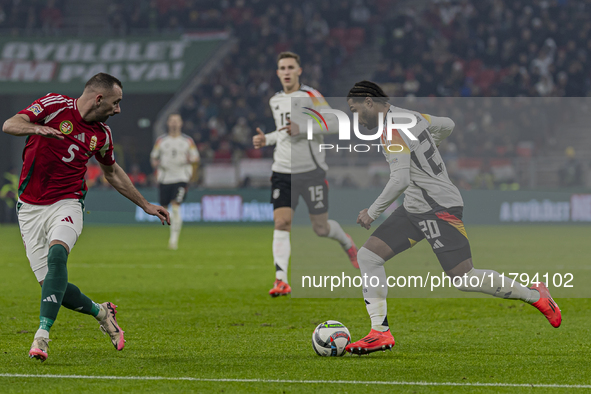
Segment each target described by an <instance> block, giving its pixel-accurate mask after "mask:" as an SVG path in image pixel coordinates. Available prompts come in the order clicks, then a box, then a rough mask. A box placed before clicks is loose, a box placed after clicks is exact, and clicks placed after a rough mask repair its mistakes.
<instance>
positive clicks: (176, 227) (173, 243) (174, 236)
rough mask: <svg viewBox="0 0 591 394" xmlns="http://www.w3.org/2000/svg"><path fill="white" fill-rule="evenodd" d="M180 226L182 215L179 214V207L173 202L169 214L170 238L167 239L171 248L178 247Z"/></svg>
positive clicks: (181, 224)
mask: <svg viewBox="0 0 591 394" xmlns="http://www.w3.org/2000/svg"><path fill="white" fill-rule="evenodd" d="M182 227H183V217H182V216H181V207H180V206H178V205H175V204H173V205H172V215H170V240H169V241H168V246H169V247H170V248H171V249H176V248H177V247H178V243H179V236H180V235H181V228H182Z"/></svg>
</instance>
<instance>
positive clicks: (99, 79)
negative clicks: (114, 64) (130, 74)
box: [84, 73, 123, 90]
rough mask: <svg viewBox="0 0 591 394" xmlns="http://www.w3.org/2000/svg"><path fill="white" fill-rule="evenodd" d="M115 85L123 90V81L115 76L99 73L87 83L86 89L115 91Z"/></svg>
mask: <svg viewBox="0 0 591 394" xmlns="http://www.w3.org/2000/svg"><path fill="white" fill-rule="evenodd" d="M113 85H117V86H119V87H120V88H121V89H123V85H122V84H121V81H120V80H118V79H117V78H115V77H114V76H112V75H110V74H107V73H98V74H96V75H95V76H93V77H92V78H90V79H89V80H88V82H86V85H84V89H86V88H99V89H107V90H109V89H113Z"/></svg>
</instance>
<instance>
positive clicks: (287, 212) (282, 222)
mask: <svg viewBox="0 0 591 394" xmlns="http://www.w3.org/2000/svg"><path fill="white" fill-rule="evenodd" d="M292 217H293V210H292V209H291V208H290V207H281V208H277V209H275V210H274V211H273V221H274V222H275V230H274V231H273V262H274V265H275V282H274V284H273V288H272V289H271V290H269V294H270V295H271V297H277V296H280V295H287V294H290V293H291V287H290V286H289V284H288V280H287V269H288V267H289V257H290V255H291V242H290V233H291V218H292Z"/></svg>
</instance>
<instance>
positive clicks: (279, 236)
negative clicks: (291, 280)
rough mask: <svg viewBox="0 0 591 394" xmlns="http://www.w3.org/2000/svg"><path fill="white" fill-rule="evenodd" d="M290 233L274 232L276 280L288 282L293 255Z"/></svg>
mask: <svg viewBox="0 0 591 394" xmlns="http://www.w3.org/2000/svg"><path fill="white" fill-rule="evenodd" d="M289 234H290V233H289V231H283V230H275V231H273V261H274V263H275V278H277V279H279V280H282V281H284V282H285V283H288V282H287V267H289V256H290V255H291V244H290V241H289Z"/></svg>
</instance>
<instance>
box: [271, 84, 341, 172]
mask: <svg viewBox="0 0 591 394" xmlns="http://www.w3.org/2000/svg"><path fill="white" fill-rule="evenodd" d="M294 97H297V98H300V100H298V105H299V106H301V107H314V108H317V109H322V108H324V109H328V108H330V106H329V105H328V103H327V102H326V100H325V99H324V97H323V96H322V95H321V94H320V92H318V91H317V90H316V89H313V88H311V87H309V86H306V85H301V86H300V89H299V90H297V91H295V92H293V93H289V94H286V93H285V92H284V91H283V90H282V91H280V92H277V93H275V95H274V96H273V97H271V99H270V100H269V105H270V106H271V110H272V111H273V118H274V119H275V127H276V131H273V132H272V133H268V134H266V135H265V137H266V144H267V145H274V144H276V147H275V152H274V153H273V166H272V167H271V169H272V170H273V171H275V172H280V173H283V174H301V173H304V172H309V171H314V170H315V169H317V168H321V169H323V170H324V171H326V170H328V166H327V165H326V162H325V156H326V153H325V152H320V148H319V146H320V144H322V143H324V137H323V136H322V134H320V133H314V136H313V139H312V140H308V139H307V137H306V129H305V128H304V127H303V125H299V126H300V135H298V136H296V137H293V138H292V137H291V136H290V135H289V134H287V131H285V130H282V131H277V130H279V129H280V128H282V127H284V126H286V125H287V124H288V123H289V122H290V119H291V111H292V102H291V99H292V98H294ZM302 104H303V105H302ZM292 155H293V156H292Z"/></svg>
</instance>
